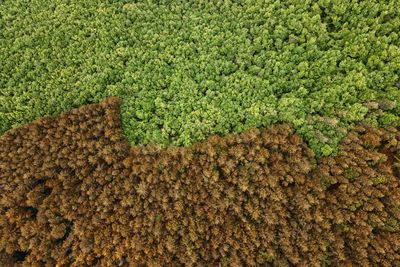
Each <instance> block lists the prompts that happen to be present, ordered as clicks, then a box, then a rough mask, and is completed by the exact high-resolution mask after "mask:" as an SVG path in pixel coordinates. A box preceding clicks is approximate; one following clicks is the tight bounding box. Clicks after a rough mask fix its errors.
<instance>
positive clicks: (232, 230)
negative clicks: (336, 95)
mask: <svg viewBox="0 0 400 267" xmlns="http://www.w3.org/2000/svg"><path fill="white" fill-rule="evenodd" d="M399 153H400V131H399V130H398V129H394V128H392V129H377V128H372V127H367V126H359V127H357V128H356V129H355V130H354V131H352V132H351V133H349V134H348V135H347V137H346V138H345V139H344V140H343V142H342V145H341V148H340V152H339V154H338V155H337V156H335V157H327V158H322V159H319V160H317V159H316V158H315V156H314V154H313V152H312V151H311V150H310V149H309V148H308V147H307V145H306V144H305V143H304V142H303V141H302V139H301V138H300V137H299V136H298V135H297V134H296V133H295V132H294V130H293V129H292V128H291V127H289V126H288V125H277V126H273V127H270V128H268V129H265V130H250V131H248V132H246V133H243V134H239V135H238V134H231V135H228V136H225V137H218V136H213V137H210V138H209V139H208V140H207V141H206V142H203V143H199V144H196V145H193V146H192V147H190V148H177V147H170V148H168V149H161V148H159V147H156V146H146V147H141V146H138V147H134V148H130V147H129V145H128V144H127V143H126V142H125V140H124V138H123V136H122V131H121V125H120V121H119V102H118V100H117V99H115V98H111V99H107V100H105V101H103V102H102V103H100V104H97V105H89V106H86V107H82V108H80V109H76V110H72V111H70V112H67V113H64V114H62V115H61V116H59V117H58V118H48V117H47V118H43V119H40V120H38V121H36V122H34V123H32V124H29V125H26V126H24V127H22V128H19V129H15V130H11V131H9V132H8V133H6V134H5V135H3V136H2V137H1V138H0V264H2V265H10V264H11V262H12V263H13V264H17V265H19V264H21V265H26V266H31V265H38V266H40V265H47V266H54V265H56V264H59V265H61V266H62V265H75V266H83V265H90V266H93V265H98V266H128V265H130V266H135V265H143V264H145V265H148V266H170V265H189V266H191V265H208V266H214V265H221V266H259V265H271V266H291V265H296V266H328V265H334V266H345V265H350V264H353V265H359V266H368V265H379V266H396V265H400V179H399V172H398V171H399V170H398V167H397V166H398V165H397V161H398V158H399Z"/></svg>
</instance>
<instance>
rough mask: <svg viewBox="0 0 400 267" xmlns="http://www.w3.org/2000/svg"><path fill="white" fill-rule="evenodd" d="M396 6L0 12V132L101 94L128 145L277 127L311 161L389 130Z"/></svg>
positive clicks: (34, 4)
mask: <svg viewBox="0 0 400 267" xmlns="http://www.w3.org/2000/svg"><path fill="white" fill-rule="evenodd" d="M399 10H400V2H399V1H398V0H391V1H373V0H370V1H354V0H352V1H348V0H334V1H328V0H319V1H314V0H304V1H298V0H289V1H277V0H268V1H265V0H262V1H261V0H258V1H252V0H246V1H245V0H242V1H188V0H185V1H151V0H148V1H111V0H108V1H94V0H90V1H80V0H79V1H78V0H73V1H64V0H51V1H49V0H40V1H21V0H12V1H11V0H6V1H2V3H1V5H0V63H1V64H0V133H3V132H5V131H6V130H8V129H9V128H12V127H15V126H17V125H20V124H22V123H26V122H29V121H31V120H33V119H36V118H39V117H41V116H43V115H56V114H59V113H60V112H61V111H64V110H67V109H70V108H72V107H77V106H80V105H82V104H86V103H92V102H96V101H98V100H100V99H102V98H103V97H106V96H119V97H121V98H122V99H123V106H122V120H123V126H124V131H125V136H126V137H127V139H128V140H129V141H130V142H131V144H148V143H158V144H162V145H167V144H171V143H172V144H174V145H185V146H186V145H189V144H191V143H193V142H196V141H200V140H203V139H205V138H206V137H207V136H209V135H210V134H227V133H229V132H243V131H244V130H246V129H249V128H252V127H263V126H267V125H270V124H272V123H276V122H287V123H291V124H293V125H294V127H295V129H296V130H297V131H298V132H299V133H300V134H301V135H302V136H303V137H304V138H305V139H306V140H307V141H308V143H309V144H310V146H311V148H313V149H314V150H316V152H317V153H318V154H319V155H321V154H322V155H328V154H331V153H332V152H334V151H335V149H336V147H337V143H338V142H339V140H340V139H341V138H342V137H343V136H344V135H345V134H346V132H347V129H348V128H349V126H352V125H353V124H354V123H356V122H360V121H364V122H368V123H371V124H374V125H398V124H399V114H400V103H399V102H400V101H399V100H400V92H399V88H398V87H400V83H399V69H400V48H399V45H400V39H399V28H400V14H399Z"/></svg>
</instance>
